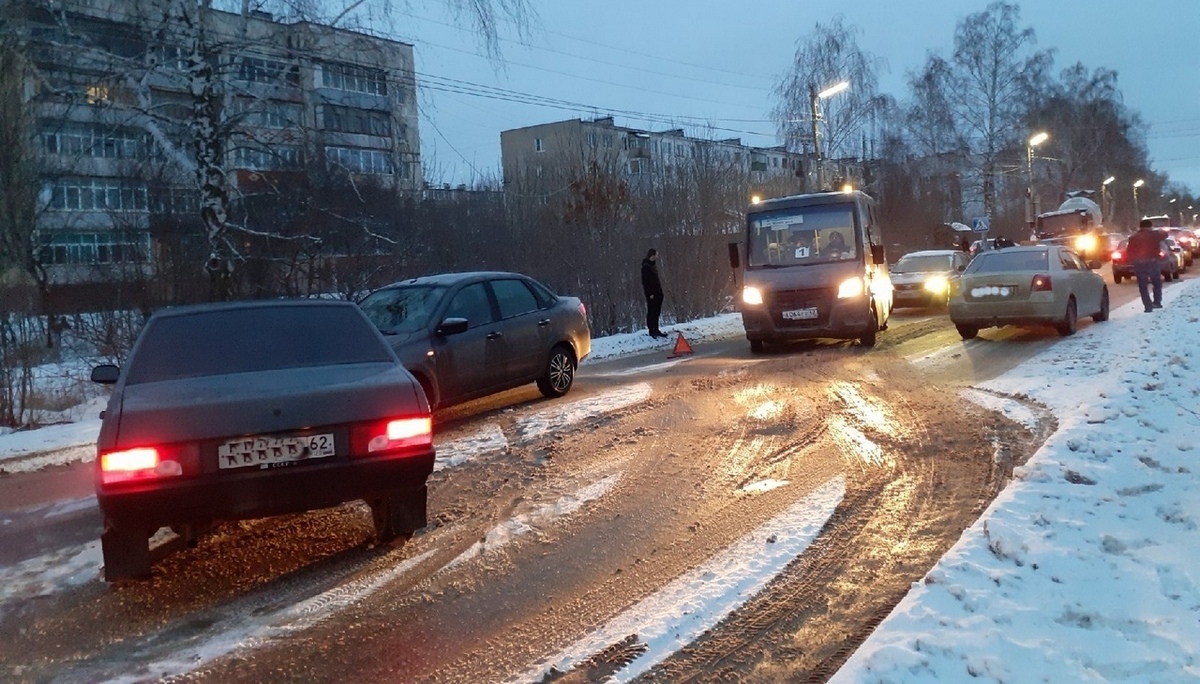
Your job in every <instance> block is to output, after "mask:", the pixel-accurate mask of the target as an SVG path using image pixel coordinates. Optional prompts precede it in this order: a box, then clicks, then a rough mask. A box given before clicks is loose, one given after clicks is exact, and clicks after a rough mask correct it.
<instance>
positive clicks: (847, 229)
mask: <svg viewBox="0 0 1200 684" xmlns="http://www.w3.org/2000/svg"><path fill="white" fill-rule="evenodd" d="M749 222H750V242H749V249H748V250H747V252H748V253H747V259H746V264H747V266H749V267H752V268H753V267H759V268H771V267H780V266H793V265H803V264H812V263H826V262H830V261H848V260H854V259H856V258H858V249H859V245H858V243H857V242H858V241H857V240H855V234H856V232H855V229H854V204H853V203H846V204H824V205H817V206H811V207H795V208H790V209H780V210H777V211H770V212H763V213H761V214H752V215H751V216H750V221H749Z"/></svg>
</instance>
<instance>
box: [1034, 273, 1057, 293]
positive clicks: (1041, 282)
mask: <svg viewBox="0 0 1200 684" xmlns="http://www.w3.org/2000/svg"><path fill="white" fill-rule="evenodd" d="M1029 289H1030V290H1032V291H1034V292H1050V291H1051V290H1052V287H1051V284H1050V276H1048V275H1035V276H1034V277H1033V282H1031V283H1030V285H1029Z"/></svg>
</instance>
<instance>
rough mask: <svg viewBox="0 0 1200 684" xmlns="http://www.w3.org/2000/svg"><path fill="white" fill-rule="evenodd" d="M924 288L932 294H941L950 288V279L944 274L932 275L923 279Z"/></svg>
mask: <svg viewBox="0 0 1200 684" xmlns="http://www.w3.org/2000/svg"><path fill="white" fill-rule="evenodd" d="M925 289H926V290H929V291H930V292H932V293H934V294H941V293H943V292H945V291H947V290H949V289H950V281H949V280H947V279H946V276H932V277H930V278H929V279H928V280H926V281H925Z"/></svg>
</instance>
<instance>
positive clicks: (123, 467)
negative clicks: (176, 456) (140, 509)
mask: <svg viewBox="0 0 1200 684" xmlns="http://www.w3.org/2000/svg"><path fill="white" fill-rule="evenodd" d="M180 475H183V465H182V464H181V463H180V462H179V461H177V460H173V459H169V458H163V457H162V456H161V455H160V454H159V450H158V449H156V448H155V447H137V448H135V449H125V450H124V451H110V452H108V453H107V454H100V479H101V481H102V482H104V484H114V483H117V482H130V481H133V480H153V479H157V478H160V477H178V476H180Z"/></svg>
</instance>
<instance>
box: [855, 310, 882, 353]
mask: <svg viewBox="0 0 1200 684" xmlns="http://www.w3.org/2000/svg"><path fill="white" fill-rule="evenodd" d="M877 337H879V316H877V315H876V314H875V309H871V322H870V323H868V324H867V331H866V332H865V333H863V334H862V336H860V337H859V338H858V343H859V344H861V345H862V346H864V347H874V346H875V341H876V338H877Z"/></svg>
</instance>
